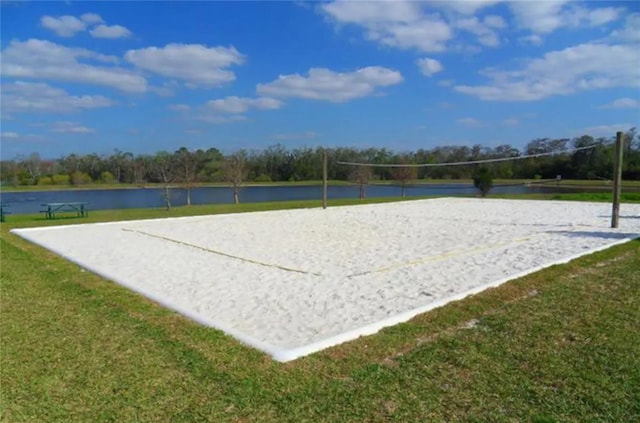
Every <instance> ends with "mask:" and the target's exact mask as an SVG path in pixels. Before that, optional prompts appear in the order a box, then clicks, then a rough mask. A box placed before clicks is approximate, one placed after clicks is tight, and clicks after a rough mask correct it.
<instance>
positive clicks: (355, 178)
mask: <svg viewBox="0 0 640 423" xmlns="http://www.w3.org/2000/svg"><path fill="white" fill-rule="evenodd" d="M372 176H373V172H372V171H371V167H369V166H356V167H355V169H353V171H351V173H350V174H349V180H350V181H351V182H353V183H356V184H358V186H359V187H360V193H359V196H358V197H359V198H360V199H363V198H365V194H366V193H365V190H366V187H367V184H368V183H369V181H370V180H371V177H372Z"/></svg>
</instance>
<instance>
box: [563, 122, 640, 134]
mask: <svg viewBox="0 0 640 423" xmlns="http://www.w3.org/2000/svg"><path fill="white" fill-rule="evenodd" d="M636 126H638V125H637V124H632V123H616V124H611V125H596V126H589V127H587V128H583V129H582V130H580V131H576V133H578V134H581V135H584V134H588V135H593V136H605V137H606V136H608V137H614V136H615V135H616V132H618V131H622V132H627V131H628V130H629V129H631V128H633V127H636Z"/></svg>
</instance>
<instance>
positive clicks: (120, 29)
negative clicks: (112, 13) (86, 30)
mask: <svg viewBox="0 0 640 423" xmlns="http://www.w3.org/2000/svg"><path fill="white" fill-rule="evenodd" d="M90 34H91V36H92V37H94V38H112V39H113V38H126V37H130V36H131V31H129V30H128V29H127V28H125V27H124V26H120V25H98V26H96V27H95V28H94V29H92V30H91V31H90Z"/></svg>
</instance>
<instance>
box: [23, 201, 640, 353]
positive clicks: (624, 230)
mask: <svg viewBox="0 0 640 423" xmlns="http://www.w3.org/2000/svg"><path fill="white" fill-rule="evenodd" d="M610 213H611V205H610V204H608V203H582V202H550V201H524V200H522V201H520V200H493V199H491V200H485V199H471V198H442V199H433V200H417V201H406V202H399V203H386V204H370V205H358V206H344V207H331V208H328V209H326V210H322V209H320V208H316V209H299V210H280V211H269V212H255V213H242V214H227V215H213V216H198V217H186V218H168V219H155V220H139V221H128V222H113V223H99V224H80V225H70V226H56V227H47V228H30V229H15V230H13V231H12V232H14V233H16V234H18V235H20V236H21V237H23V238H26V239H28V240H29V241H32V242H34V243H36V244H39V245H41V246H43V247H45V248H47V249H49V250H51V251H54V252H55V253H57V254H59V255H61V256H63V257H65V258H67V259H69V260H71V261H73V262H75V263H77V264H78V265H79V266H81V267H83V268H85V269H88V270H90V271H93V272H95V273H97V274H99V275H101V276H103V277H105V278H107V279H109V280H112V281H115V282H117V283H119V284H121V285H123V286H125V287H128V288H130V289H132V290H134V291H137V292H139V293H140V294H142V295H145V296H147V297H149V298H150V299H152V300H154V301H157V302H158V303H160V304H162V305H164V306H166V307H169V308H171V309H173V310H175V311H177V312H179V313H181V314H184V315H185V316H188V317H190V318H192V319H194V320H196V321H198V322H200V323H201V324H204V325H208V326H212V327H215V328H218V329H221V330H223V331H224V332H226V333H228V334H229V335H231V336H233V337H235V338H236V339H238V340H240V341H241V342H244V343H246V344H248V345H250V346H253V347H255V348H258V349H260V350H263V351H265V352H266V353H268V354H270V355H271V356H273V358H274V359H276V360H279V361H288V360H293V359H295V358H298V357H301V356H304V355H307V354H310V353H313V352H315V351H319V350H322V349H324V348H327V347H329V346H332V345H336V344H339V343H342V342H345V341H348V340H351V339H355V338H357V337H359V336H362V335H366V334H372V333H375V332H377V331H378V330H380V329H381V328H383V327H385V326H390V325H393V324H396V323H399V322H403V321H406V320H409V319H410V318H411V317H413V316H415V315H417V314H420V313H423V312H425V311H428V310H430V309H433V308H435V307H439V306H442V305H444V304H446V303H448V302H449V301H452V300H456V299H461V298H464V297H465V296H467V295H470V294H474V293H477V292H480V291H482V290H484V289H486V288H488V287H493V286H497V285H500V284H501V283H504V282H506V281H508V280H510V279H514V278H517V277H519V276H522V275H525V274H528V273H531V272H534V271H536V270H539V269H541V268H544V267H547V266H550V265H553V264H557V263H563V262H566V261H569V260H571V259H573V258H575V257H579V256H581V255H584V254H587V253H590V252H593V251H597V250H601V249H604V248H607V247H609V246H611V245H614V244H618V243H621V242H625V241H626V240H629V239H632V238H635V237H639V236H640V217H639V216H640V204H623V205H622V206H621V219H620V228H619V229H610V228H609V225H610Z"/></svg>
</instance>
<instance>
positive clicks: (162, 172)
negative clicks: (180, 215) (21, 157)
mask: <svg viewBox="0 0 640 423" xmlns="http://www.w3.org/2000/svg"><path fill="white" fill-rule="evenodd" d="M152 166H153V171H154V173H155V176H156V178H157V179H158V180H159V181H160V182H161V183H162V185H163V187H164V194H163V196H162V198H163V199H164V204H165V207H166V208H167V211H169V210H171V192H170V191H169V188H170V187H169V184H171V182H173V181H174V180H175V163H174V160H173V157H172V156H171V154H169V153H167V152H166V151H161V152H159V153H157V154H156V155H155V156H154V157H153V159H152Z"/></svg>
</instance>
